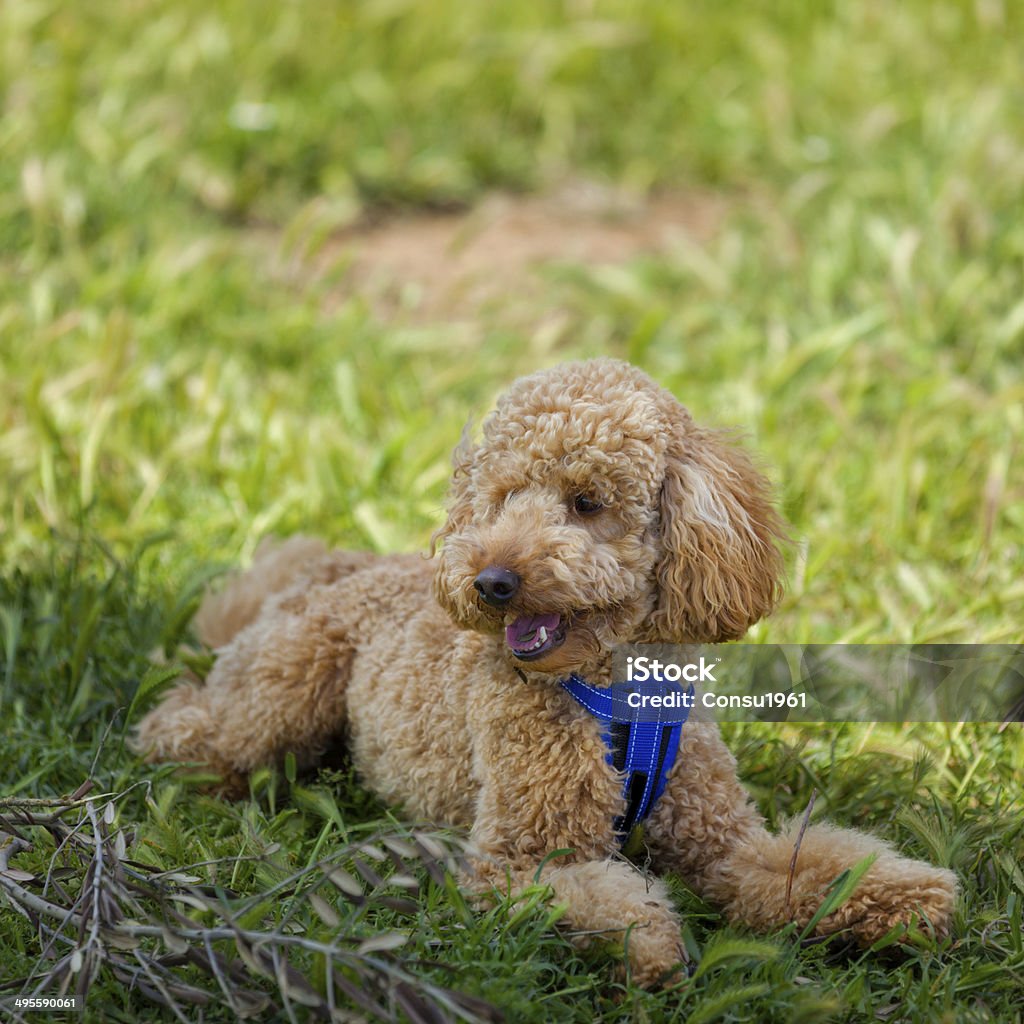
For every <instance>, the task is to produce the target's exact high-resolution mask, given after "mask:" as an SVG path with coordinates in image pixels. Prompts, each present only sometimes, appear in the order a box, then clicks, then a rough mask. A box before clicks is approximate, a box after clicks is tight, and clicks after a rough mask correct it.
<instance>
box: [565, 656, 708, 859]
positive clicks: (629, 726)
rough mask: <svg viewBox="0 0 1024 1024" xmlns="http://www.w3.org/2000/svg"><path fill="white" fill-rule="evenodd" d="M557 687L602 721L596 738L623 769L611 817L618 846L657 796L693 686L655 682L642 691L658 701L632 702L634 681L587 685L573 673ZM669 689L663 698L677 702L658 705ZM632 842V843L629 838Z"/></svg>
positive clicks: (615, 765)
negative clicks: (618, 803)
mask: <svg viewBox="0 0 1024 1024" xmlns="http://www.w3.org/2000/svg"><path fill="white" fill-rule="evenodd" d="M562 686H563V688H564V689H565V691H566V692H567V693H568V694H569V696H570V697H572V698H573V700H575V701H576V703H577V704H579V705H580V706H581V707H583V708H584V709H585V710H586V711H588V712H590V714H592V715H593V716H594V717H595V718H596V719H597V720H598V721H599V722H600V723H601V725H602V730H601V738H602V739H603V740H604V742H605V745H606V746H607V747H608V753H607V755H606V757H605V759H606V760H607V762H608V763H609V764H610V765H611V766H612V767H613V768H615V770H616V771H618V772H622V773H623V782H622V796H623V799H624V800H625V801H626V813H625V814H622V815H619V816H618V817H616V818H615V821H614V822H613V827H614V829H615V831H616V832H617V833H618V834H619V842H620V844H622V845H623V846H625V845H626V844H627V842H628V841H629V840H630V838H631V834H632V833H633V832H634V829H636V828H637V826H639V825H640V824H641V823H642V822H643V820H644V819H645V818H646V817H647V815H648V814H650V812H651V808H652V807H653V806H654V804H655V802H656V801H657V799H658V797H660V796H661V794H662V793H663V792H664V791H665V783H666V781H667V779H668V773H669V772H670V771H671V770H672V766H673V765H674V764H675V763H676V755H677V754H678V752H679V739H680V737H681V735H682V732H683V724H684V723H685V722H686V720H687V718H689V717H690V706H691V705H692V704H693V693H694V689H693V686H691V687H690V688H689V690H688V691H684V690H682V689H680V688H679V687H677V686H673V685H672V684H668V683H657V684H656V688H655V689H654V690H653V691H651V690H650V689H648V690H647V693H648V694H650V693H651V692H653V693H654V694H656V695H658V696H660V697H661V698H662V699H661V700H659V701H658V702H657V706H654V707H652V706H650V705H651V703H652V702H650V701H648V702H645V703H644V704H643V705H642V706H636V707H634V706H633V705H634V704H637V703H638V702H637V701H636V700H634V701H633V703H632V704H631V703H630V700H629V697H630V694H633V693H640V694H643V693H644V689H645V688H642V687H640V686H639V685H638V684H636V683H615V684H613V685H612V686H610V687H598V686H591V684H590V683H588V682H586V680H584V679H581V678H580V677H579V676H578V675H576V674H575V673H573V674H572V675H571V676H569V678H568V679H563V680H562ZM669 693H671V694H674V697H673V698H672V700H670V701H668V702H667V703H670V704H671V703H673V702H675V703H677V704H678V706H675V707H673V706H669V707H662V706H661V704H662V703H665V701H664V695H665V694H669ZM629 845H630V846H632V845H633V844H632V843H629Z"/></svg>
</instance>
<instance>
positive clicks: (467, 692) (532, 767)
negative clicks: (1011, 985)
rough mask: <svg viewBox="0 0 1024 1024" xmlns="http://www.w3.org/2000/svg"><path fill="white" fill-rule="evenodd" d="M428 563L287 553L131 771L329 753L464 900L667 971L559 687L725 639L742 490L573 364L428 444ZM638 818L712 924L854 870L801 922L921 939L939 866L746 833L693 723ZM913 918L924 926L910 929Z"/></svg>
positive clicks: (220, 611) (676, 949) (715, 742)
mask: <svg viewBox="0 0 1024 1024" xmlns="http://www.w3.org/2000/svg"><path fill="white" fill-rule="evenodd" d="M453 462H454V474H453V476H452V484H451V502H450V509H449V513H448V520H447V522H446V524H445V525H444V527H443V528H442V529H441V530H440V531H439V532H438V535H437V538H436V539H437V540H440V541H441V542H442V548H441V551H440V554H439V555H438V556H437V557H435V559H434V560H433V561H431V560H428V559H426V558H424V557H422V556H421V555H390V556H377V555H371V554H366V553H350V552H328V551H327V550H326V549H325V548H324V547H323V546H322V545H321V544H319V543H318V542H317V541H314V540H310V539H308V538H293V539H291V540H289V541H287V542H284V543H282V544H280V545H279V546H276V547H273V546H270V547H264V548H261V550H260V551H259V552H258V554H257V557H256V560H255V564H254V565H253V567H252V569H250V570H249V571H248V572H247V573H245V574H244V575H242V576H240V577H238V578H237V579H235V580H234V581H233V582H231V583H230V584H229V585H228V586H227V587H226V589H224V590H223V591H222V592H221V593H220V594H218V595H215V596H212V597H209V598H208V599H207V600H206V602H205V603H204V604H203V606H202V608H201V609H200V611H199V614H198V616H197V619H196V628H197V631H198V634H199V636H200V638H201V639H202V640H204V641H205V642H206V643H208V644H209V645H211V646H212V647H215V648H217V660H216V664H215V665H214V667H213V669H212V670H211V672H210V674H209V677H208V678H207V679H206V681H205V683H204V684H200V683H198V682H184V683H181V684H179V685H178V686H177V687H176V688H174V689H173V690H171V691H170V693H169V694H168V695H167V696H166V697H165V699H164V700H163V702H162V703H161V704H159V706H157V707H156V708H155V709H154V710H152V711H151V712H149V714H147V715H146V716H145V718H144V719H143V721H142V722H141V724H140V726H139V730H138V736H137V743H138V745H139V747H140V749H143V750H144V751H146V753H147V756H148V757H149V758H150V759H152V760H175V761H198V762H202V763H204V764H206V765H209V766H210V767H212V768H213V769H215V770H216V771H217V772H219V773H221V775H222V776H223V777H224V779H225V785H227V786H229V787H234V788H235V789H243V790H244V786H245V779H246V776H247V775H248V773H250V772H251V771H252V770H253V769H255V768H256V767H258V766H260V765H266V764H273V763H277V762H280V761H281V759H282V758H283V756H284V755H285V754H286V753H287V752H289V751H291V752H292V753H293V754H294V755H295V757H296V758H297V759H298V761H299V763H300V764H301V765H306V766H312V765H313V764H315V763H316V762H317V759H318V758H320V757H321V755H323V754H324V753H325V751H327V749H328V748H329V747H331V746H332V745H333V744H336V743H338V742H344V744H345V746H346V747H347V750H348V751H349V752H350V755H351V757H352V760H353V762H354V764H355V766H356V768H357V770H358V772H359V774H360V776H361V778H362V780H363V781H364V782H365V784H366V785H367V786H368V787H369V788H371V789H372V790H373V791H374V792H375V793H377V794H378V795H380V796H381V797H383V798H384V799H385V800H388V801H393V802H395V803H399V804H401V805H402V806H403V807H404V809H405V812H406V813H407V814H409V815H411V816H415V817H418V818H426V819H429V820H432V821H436V822H440V823H445V824H448V825H453V826H458V827H462V828H465V829H467V830H468V831H469V834H470V839H471V844H472V850H473V858H472V861H471V864H472V869H471V873H470V874H469V875H468V876H467V878H466V879H464V882H465V884H466V885H467V887H469V888H470V889H472V890H474V891H476V892H479V893H487V892H493V888H494V887H497V888H499V889H503V890H504V889H507V886H508V884H509V882H510V881H511V884H512V886H513V889H514V890H515V889H516V888H518V887H521V886H525V885H528V884H530V883H532V882H533V880H534V877H535V875H536V873H537V870H538V866H539V865H540V864H541V862H542V861H543V860H544V858H545V856H546V855H547V854H549V853H551V852H552V851H555V850H564V849H571V850H572V851H573V852H572V853H571V854H569V855H563V856H560V857H557V858H553V859H552V860H551V861H549V862H548V863H546V864H545V866H544V870H543V872H542V876H541V877H542V880H543V881H546V882H547V883H549V884H550V886H551V888H552V889H553V892H554V900H555V901H556V902H557V903H560V904H564V905H565V907H566V908H567V909H566V913H565V916H564V917H563V918H562V925H563V926H564V927H566V928H567V929H568V930H569V934H570V936H572V937H573V941H575V942H577V943H579V944H580V945H584V944H586V943H587V942H588V941H589V940H588V937H587V934H586V933H589V935H590V936H593V935H594V934H595V933H605V934H607V935H609V936H612V937H613V938H614V937H618V939H619V941H620V942H621V941H622V940H623V939H625V938H626V934H627V931H628V941H626V942H625V945H626V949H627V956H628V963H629V967H630V969H631V972H632V976H633V978H634V979H635V980H636V981H637V982H638V983H640V984H654V983H657V982H658V981H659V980H660V979H662V978H664V977H668V976H671V974H672V972H673V971H674V970H675V969H676V968H678V965H679V964H680V962H681V961H682V960H683V959H684V957H685V953H684V950H683V947H682V943H681V940H680V925H679V918H678V916H677V913H676V910H675V909H674V908H673V905H672V900H671V899H670V898H669V894H668V890H667V889H666V887H665V885H664V884H663V882H661V881H660V880H657V879H654V880H652V879H651V878H650V877H649V876H648V875H646V874H644V873H641V872H640V871H639V870H637V869H636V868H635V867H634V866H633V865H632V864H631V863H629V861H628V860H626V859H624V858H623V857H622V856H621V855H620V842H621V839H622V836H621V834H620V832H619V831H617V826H619V825H621V820H622V815H623V813H624V810H625V806H626V802H627V797H626V795H625V794H624V791H623V779H622V772H621V771H619V770H618V769H617V767H616V764H615V763H614V761H613V759H612V758H611V757H610V756H609V749H608V745H607V740H606V735H605V732H603V730H602V722H601V721H600V720H598V719H597V718H595V717H594V715H592V714H591V713H589V712H588V710H587V709H586V708H585V707H584V706H582V705H581V703H580V702H579V700H577V699H575V698H574V697H573V696H572V694H570V693H569V692H568V690H567V688H566V686H565V685H563V683H564V681H565V680H566V679H567V678H571V677H573V676H575V677H576V678H578V679H583V680H586V682H587V683H588V684H589V685H590V686H591V687H595V688H597V689H600V688H603V687H608V686H609V685H610V684H611V682H612V679H611V676H610V673H611V667H610V666H611V650H612V647H613V645H616V644H620V643H624V642H631V643H632V642H641V641H652V642H653V641H656V642H671V643H684V642H716V641H726V640H731V639H735V638H737V637H740V636H742V635H743V633H744V632H745V631H746V629H747V628H748V627H749V626H750V625H751V624H752V623H754V622H756V621H757V620H758V619H760V618H761V617H762V616H764V615H766V614H767V613H768V612H769V611H771V609H772V607H773V605H774V604H775V602H776V600H777V599H778V596H779V593H780V576H781V569H782V566H781V559H780V555H779V552H778V550H777V546H776V544H777V542H778V540H779V538H780V536H781V530H780V522H779V519H778V518H777V516H776V514H775V512H774V510H773V508H772V503H771V498H770V494H769V490H768V485H767V483H766V481H765V480H764V479H763V478H762V476H761V475H760V474H759V473H758V472H757V470H756V469H755V468H754V466H753V464H752V463H751V461H750V460H749V458H748V457H747V456H746V455H745V454H744V453H743V452H742V451H740V450H739V449H737V448H736V447H734V446H733V445H732V444H731V443H729V441H728V440H727V439H726V437H725V436H723V435H722V434H721V433H718V432H715V431H712V430H707V429H704V428H701V427H699V426H697V425H696V424H695V423H694V422H693V420H692V419H691V417H690V415H689V413H688V412H687V411H686V409H684V408H683V407H682V406H681V405H680V404H679V403H678V402H677V401H676V399H675V398H674V397H673V396H672V395H671V394H670V393H669V392H668V391H666V390H663V389H661V388H659V387H658V386H657V385H656V384H654V383H653V382H652V381H651V380H650V378H649V377H647V376H646V375H645V374H643V373H641V372H640V371H639V370H637V369H635V368H634V367H632V366H629V365H627V364H625V363H621V362H617V361H613V360H609V359H598V360H594V361H591V362H584V363H574V364H568V365H563V366H559V367H556V368H554V369H552V370H546V371H543V372H540V373H535V374H533V375H532V376H529V377H525V378H523V379H521V380H518V381H516V382H515V383H514V384H513V385H512V386H511V387H510V388H509V389H508V391H506V392H505V394H504V395H503V396H502V397H501V398H500V399H499V401H498V404H497V408H496V410H495V411H494V412H493V413H492V414H491V415H490V416H489V417H488V419H487V420H486V421H485V423H484V425H483V430H482V437H481V439H480V440H479V441H474V440H472V439H471V438H470V437H469V436H468V435H467V436H464V438H463V440H462V442H461V443H460V444H459V446H458V447H457V448H456V450H455V454H454V459H453ZM681 735H682V738H681V742H680V744H679V747H678V755H677V756H676V758H675V761H674V764H673V767H672V769H671V771H669V773H668V776H667V782H666V784H665V788H664V791H663V792H662V793H661V795H660V797H659V798H658V799H657V801H656V802H655V803H654V805H653V808H652V809H651V810H650V813H649V816H648V817H647V820H646V822H645V831H644V840H645V843H646V847H647V851H648V853H649V856H650V861H651V864H652V865H653V867H654V869H655V870H656V871H661V872H675V873H677V874H678V875H679V876H681V877H682V878H683V879H684V880H685V881H686V883H687V884H688V885H690V886H691V887H693V888H694V889H695V890H696V891H697V892H698V893H700V894H701V895H702V896H703V897H705V898H707V899H708V900H710V901H713V902H714V903H716V904H718V905H719V906H721V907H722V908H723V909H724V911H725V913H726V914H727V916H728V918H729V919H730V920H731V921H734V922H737V923H742V924H746V925H749V926H750V927H753V928H756V929H759V930H762V931H768V930H771V929H775V928H779V927H781V926H783V925H785V924H786V923H787V922H789V921H796V922H797V923H798V924H800V925H806V924H807V923H808V922H809V921H810V920H811V918H812V916H813V915H814V914H815V911H816V910H817V909H818V908H819V906H820V905H821V902H822V900H823V898H824V896H825V893H826V890H827V889H828V886H829V884H830V883H831V882H832V881H833V880H834V879H835V878H836V877H837V876H838V875H839V874H840V873H841V872H842V871H843V870H844V869H846V868H849V867H851V866H852V865H854V864H855V863H857V862H858V861H860V860H862V859H863V858H865V857H866V856H867V855H868V854H871V853H874V854H876V855H877V859H876V860H875V861H874V863H873V864H872V866H871V867H870V869H869V870H868V871H867V873H866V874H865V875H864V876H863V878H862V879H861V881H860V883H859V885H858V887H857V889H856V891H855V892H854V894H853V896H852V897H851V898H850V899H849V900H848V901H847V902H846V903H845V904H844V905H843V906H842V907H841V908H840V909H839V910H838V911H837V912H834V913H833V914H831V915H830V916H827V917H825V918H824V919H823V920H822V921H820V923H819V924H818V925H817V932H818V933H819V934H822V935H824V934H830V933H835V932H845V933H847V934H850V935H852V936H853V937H855V938H856V939H857V940H859V941H860V942H861V943H864V944H866V943H871V942H873V941H874V940H876V939H878V938H879V937H880V936H882V935H883V934H885V933H886V932H887V931H888V930H889V929H890V928H891V926H892V925H894V924H896V923H899V922H909V921H910V920H911V918H912V917H915V916H916V917H917V919H918V920H921V921H922V922H927V924H930V926H931V927H932V928H934V929H935V930H936V931H937V932H938V933H940V934H942V933H945V932H946V931H948V928H949V924H950V916H951V913H952V909H953V905H954V900H955V896H956V888H957V885H956V880H955V877H954V875H953V874H952V873H951V872H949V871H947V870H944V869H941V868H936V867H932V866H930V865H928V864H925V863H921V862H919V861H914V860H909V859H907V858H906V857H903V856H900V855H899V854H898V853H896V852H895V851H894V850H893V849H892V848H891V847H890V846H889V845H887V844H886V843H884V842H882V841H880V840H878V839H875V838H872V837H869V836H867V835H864V834H861V833H858V832H854V831H850V830H847V829H841V828H835V827H832V826H829V825H818V824H816V825H812V826H811V827H810V828H809V829H808V830H807V832H806V834H805V835H804V836H803V839H802V841H801V843H800V844H799V852H798V857H797V859H796V864H795V868H794V869H792V870H791V860H792V858H793V853H794V849H795V848H796V829H795V828H790V829H788V830H787V831H786V832H785V833H784V834H782V835H773V834H771V833H769V832H768V831H767V830H766V829H765V826H764V822H763V820H762V818H761V816H760V815H759V814H758V812H757V810H756V809H755V808H754V806H753V805H752V803H751V801H750V798H749V797H748V796H747V794H746V792H745V791H744V790H743V788H742V786H741V785H740V783H739V781H738V779H737V776H736V765H735V761H734V759H733V757H732V755H731V754H730V753H729V751H728V750H727V749H726V747H725V746H724V744H723V743H722V740H721V739H720V738H719V734H718V729H717V727H716V726H715V725H714V723H712V722H709V721H698V720H696V718H694V719H691V721H690V722H688V723H687V724H686V725H685V726H684V727H683V728H682V730H681ZM927 924H926V925H925V927H927Z"/></svg>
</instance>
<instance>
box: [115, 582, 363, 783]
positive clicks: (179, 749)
mask: <svg viewBox="0 0 1024 1024" xmlns="http://www.w3.org/2000/svg"><path fill="white" fill-rule="evenodd" d="M343 603H344V595H343V594H341V593H339V588H338V587H337V586H332V585H323V584H320V585H312V586H308V585H307V583H306V581H302V582H300V583H299V584H297V585H296V586H294V587H293V588H292V589H291V590H288V591H285V592H284V593H282V594H278V595H276V596H275V597H274V598H273V599H272V600H270V601H268V602H267V604H266V605H265V607H264V608H263V611H262V612H261V614H260V615H259V617H258V618H256V619H255V620H254V621H253V622H251V623H250V624H249V625H248V626H246V627H245V628H244V629H242V630H241V631H240V632H239V633H238V634H237V635H236V636H235V638H234V639H233V640H232V641H231V643H229V644H228V645H227V646H226V647H224V648H222V649H221V650H220V651H219V652H218V657H217V661H216V664H215V665H214V666H213V668H212V670H211V671H210V674H209V676H208V677H207V680H206V683H205V685H197V684H195V683H193V682H186V683H182V684H179V685H178V686H176V687H175V688H174V689H173V690H171V692H170V693H169V694H167V696H166V697H165V698H164V699H163V701H162V702H161V703H160V704H159V705H158V706H157V707H155V708H153V709H152V710H151V711H150V712H149V713H148V714H146V715H145V717H144V718H143V719H142V721H141V722H140V723H139V726H138V731H137V735H136V737H135V740H134V746H135V748H136V749H137V750H139V751H140V752H143V753H145V755H146V757H147V759H148V760H150V761H197V762H200V763H201V764H204V765H206V766H208V767H210V768H211V769H213V770H214V771H215V772H217V773H219V774H220V775H221V777H222V778H223V780H224V786H225V788H226V789H228V790H232V791H235V792H238V791H239V790H241V789H242V787H243V785H244V780H245V778H246V776H248V775H249V773H250V772H252V770H253V769H255V768H257V767H259V766H261V765H269V764H275V763H279V762H280V761H281V760H282V759H283V757H284V756H285V754H286V753H288V752H291V753H293V754H294V755H295V757H296V759H297V761H298V764H299V765H300V767H302V766H310V765H312V764H314V763H315V762H316V760H317V759H318V758H319V757H320V756H321V755H322V754H323V752H324V750H325V749H326V747H327V746H328V745H329V743H330V741H331V739H332V738H333V737H335V736H336V735H337V734H338V733H339V732H340V731H341V729H342V728H343V726H344V721H345V690H346V684H347V682H348V678H349V672H350V668H351V662H352V659H353V657H354V647H353V645H352V643H351V642H350V636H349V631H348V628H347V626H346V625H345V624H344V621H343V617H342V616H341V615H340V614H339V610H340V609H339V606H340V605H342V604H343Z"/></svg>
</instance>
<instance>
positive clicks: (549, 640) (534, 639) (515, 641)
mask: <svg viewBox="0 0 1024 1024" xmlns="http://www.w3.org/2000/svg"><path fill="white" fill-rule="evenodd" d="M565 631H566V623H565V622H564V621H563V619H562V616H561V615H559V614H558V613H557V612H549V613H548V614H547V615H520V616H519V618H518V619H516V620H515V621H514V622H512V623H510V624H509V625H508V626H506V627H505V642H506V643H507V644H508V646H509V650H511V651H512V653H513V654H514V655H515V656H516V657H517V658H518V659H519V660H520V661H536V660H537V659H538V658H543V657H544V655H545V654H550V653H551V652H552V651H553V650H554V649H555V648H556V647H561V646H562V644H563V643H565Z"/></svg>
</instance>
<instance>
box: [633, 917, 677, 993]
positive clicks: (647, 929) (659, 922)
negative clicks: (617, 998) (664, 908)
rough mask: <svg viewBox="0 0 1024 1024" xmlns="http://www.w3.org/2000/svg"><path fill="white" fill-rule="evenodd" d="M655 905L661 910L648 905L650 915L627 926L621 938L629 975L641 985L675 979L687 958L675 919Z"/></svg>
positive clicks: (664, 982) (645, 985)
mask: <svg viewBox="0 0 1024 1024" xmlns="http://www.w3.org/2000/svg"><path fill="white" fill-rule="evenodd" d="M655 907H658V909H661V908H660V907H659V906H658V904H652V917H651V918H650V919H648V920H646V921H644V922H643V923H638V924H636V925H634V926H633V927H632V928H630V929H629V931H628V933H627V935H626V938H625V948H626V958H627V962H628V963H629V977H630V979H631V980H632V981H633V982H634V984H636V985H640V986H642V987H643V988H654V987H657V986H659V985H665V984H671V983H672V982H674V981H678V980H679V978H680V977H681V975H682V972H683V970H684V969H685V966H686V963H687V962H688V961H689V956H688V955H687V952H686V947H685V946H684V945H683V941H682V937H681V936H680V933H679V924H678V922H677V921H676V920H675V918H674V917H673V916H671V915H669V916H667V917H666V916H665V915H660V914H658V913H657V910H655V909H654V908H655Z"/></svg>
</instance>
